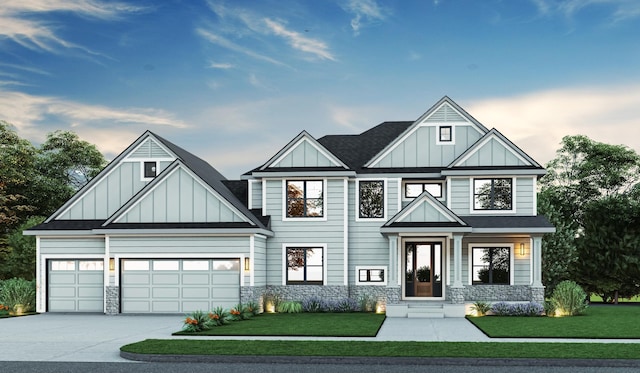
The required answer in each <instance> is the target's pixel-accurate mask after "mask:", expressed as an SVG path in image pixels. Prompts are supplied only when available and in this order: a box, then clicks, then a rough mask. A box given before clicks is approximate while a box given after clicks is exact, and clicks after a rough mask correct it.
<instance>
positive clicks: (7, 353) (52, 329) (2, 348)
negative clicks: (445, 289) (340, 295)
mask: <svg viewBox="0 0 640 373" xmlns="http://www.w3.org/2000/svg"><path fill="white" fill-rule="evenodd" d="M181 327H182V316H180V315H172V316H160V315H150V316H146V315H145V316H123V315H120V316H105V315H92V314H42V315H34V316H25V317H15V318H9V319H2V320H0V361H78V362H87V361H96V362H109V361H128V360H125V359H123V358H121V357H120V355H119V353H120V347H121V346H123V345H125V344H128V343H133V342H138V341H141V340H144V339H149V338H153V339H172V338H175V339H189V338H197V339H203V338H207V339H248V338H250V339H261V340H282V339H292V340H310V339H316V340H337V339H340V340H345V339H347V340H364V341H448V342H487V341H492V342H516V341H525V342H539V341H540V342H600V343H608V342H612V343H640V340H585V339H578V340H551V339H491V338H489V337H487V336H486V335H484V334H483V333H482V332H480V331H479V330H478V329H477V328H476V327H475V326H473V325H472V324H471V323H470V322H469V321H467V320H466V319H462V318H461V319H453V318H452V319H404V318H388V319H386V320H385V322H384V324H383V326H382V328H381V329H380V331H379V333H378V335H377V336H376V337H371V338H309V337H184V336H180V337H172V336H171V333H172V332H175V331H177V330H179V329H180V328H181Z"/></svg>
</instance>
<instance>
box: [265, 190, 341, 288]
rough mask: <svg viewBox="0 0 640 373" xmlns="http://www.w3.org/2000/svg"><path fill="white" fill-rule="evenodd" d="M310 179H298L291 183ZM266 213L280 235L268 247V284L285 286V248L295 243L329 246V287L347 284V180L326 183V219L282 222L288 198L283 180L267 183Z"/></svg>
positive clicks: (326, 257)
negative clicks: (345, 184) (345, 275)
mask: <svg viewBox="0 0 640 373" xmlns="http://www.w3.org/2000/svg"><path fill="white" fill-rule="evenodd" d="M305 179H306V180H309V179H310V178H304V177H296V178H289V179H288V180H305ZM263 182H266V183H267V184H266V205H267V212H266V213H267V214H268V215H271V229H272V230H273V231H274V232H277V234H276V235H275V236H274V237H271V238H269V240H268V246H267V271H268V272H267V282H268V284H269V285H282V284H283V282H284V281H286V279H283V278H282V276H283V269H284V268H285V267H284V266H285V263H284V261H283V245H291V246H295V245H296V244H300V245H304V244H319V245H326V247H327V250H326V253H324V255H325V263H326V265H327V267H326V274H327V278H326V279H325V281H326V284H327V285H343V284H344V265H343V263H344V254H343V252H344V251H343V250H344V238H343V237H344V236H343V232H344V208H343V206H344V199H343V198H344V180H343V179H329V180H327V181H326V185H325V191H324V196H325V199H326V210H325V211H324V214H325V217H326V219H317V218H300V219H296V220H283V214H285V211H283V208H284V205H285V201H284V198H286V196H285V193H284V190H283V185H284V183H283V181H282V179H271V180H265V181H263Z"/></svg>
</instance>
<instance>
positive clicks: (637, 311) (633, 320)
mask: <svg viewBox="0 0 640 373" xmlns="http://www.w3.org/2000/svg"><path fill="white" fill-rule="evenodd" d="M468 319H469V321H471V322H472V323H474V324H475V325H476V326H477V327H478V328H480V329H481V330H482V331H483V332H484V333H485V334H487V335H488V336H489V337H492V338H614V339H615V338H634V339H635V338H640V322H639V320H640V306H630V305H618V306H615V305H597V306H591V307H589V308H588V309H587V311H586V313H585V314H584V315H582V316H572V317H509V316H486V317H469V318H468ZM554 346H555V345H554ZM639 350H640V348H639Z"/></svg>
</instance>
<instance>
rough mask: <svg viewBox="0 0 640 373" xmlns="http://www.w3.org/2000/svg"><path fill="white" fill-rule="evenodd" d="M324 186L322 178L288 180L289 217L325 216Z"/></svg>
mask: <svg viewBox="0 0 640 373" xmlns="http://www.w3.org/2000/svg"><path fill="white" fill-rule="evenodd" d="M323 186H324V182H323V181H322V180H296V181H287V217H288V218H307V217H313V218H321V217H323V216H324V211H323V210H324V191H323Z"/></svg>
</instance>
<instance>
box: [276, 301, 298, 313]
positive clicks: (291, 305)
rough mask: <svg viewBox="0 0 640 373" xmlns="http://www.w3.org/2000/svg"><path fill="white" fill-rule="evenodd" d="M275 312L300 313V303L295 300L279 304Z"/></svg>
mask: <svg viewBox="0 0 640 373" xmlns="http://www.w3.org/2000/svg"><path fill="white" fill-rule="evenodd" d="M277 311H278V312H281V313H300V312H302V303H300V302H298V301H295V300H289V301H285V302H280V304H279V305H278V308H277Z"/></svg>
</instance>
